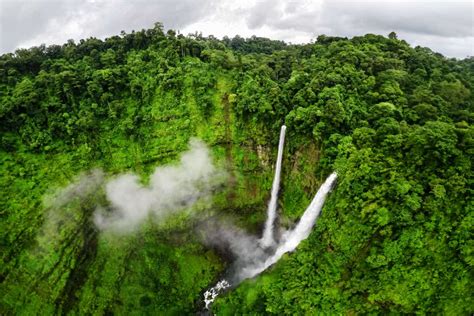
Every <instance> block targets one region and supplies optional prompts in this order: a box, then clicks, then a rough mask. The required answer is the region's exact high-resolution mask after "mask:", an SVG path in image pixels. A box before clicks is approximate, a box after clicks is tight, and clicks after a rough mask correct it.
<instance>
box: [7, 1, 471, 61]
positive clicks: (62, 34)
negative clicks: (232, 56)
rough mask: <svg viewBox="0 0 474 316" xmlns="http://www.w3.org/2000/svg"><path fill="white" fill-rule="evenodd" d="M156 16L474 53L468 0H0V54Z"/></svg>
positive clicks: (305, 38) (193, 27)
mask: <svg viewBox="0 0 474 316" xmlns="http://www.w3.org/2000/svg"><path fill="white" fill-rule="evenodd" d="M155 22H162V23H163V24H164V28H165V30H167V29H174V30H177V31H179V32H180V33H182V34H185V35H187V34H190V33H195V32H200V33H202V34H203V35H204V36H208V35H214V36H216V37H218V38H222V37H223V36H225V35H227V36H229V37H233V36H235V35H237V34H238V35H240V36H243V37H250V36H252V35H256V36H263V37H268V38H271V39H278V40H284V41H286V42H291V43H308V42H310V41H314V40H315V39H316V37H317V36H318V35H321V34H325V35H330V36H344V37H352V36H358V35H364V34H367V33H373V34H381V35H387V34H389V33H390V32H391V31H395V32H396V33H397V35H398V38H399V39H404V40H406V41H407V42H408V43H410V44H411V45H412V46H417V45H420V46H425V47H429V48H431V49H432V50H433V51H436V52H439V53H441V54H443V55H445V56H447V57H456V58H465V57H467V56H474V2H473V1H470V0H462V1H457V0H453V1H450V0H398V1H394V0H365V1H350V0H313V1H310V0H286V1H284V0H221V1H217V0H135V1H133V0H0V54H3V53H7V52H13V51H14V50H15V49H17V48H28V47H31V46H37V45H40V44H42V43H44V44H46V45H49V44H63V43H65V42H66V41H67V40H68V39H74V40H76V41H78V40H79V39H81V38H88V37H97V38H102V39H103V38H106V37H108V36H112V35H118V34H120V32H121V31H122V30H124V31H126V32H131V31H132V30H141V29H147V28H151V27H153V25H154V23H155Z"/></svg>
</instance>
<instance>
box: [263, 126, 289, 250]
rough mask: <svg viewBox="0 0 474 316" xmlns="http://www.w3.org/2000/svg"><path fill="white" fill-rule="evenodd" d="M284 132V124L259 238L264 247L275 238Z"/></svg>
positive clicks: (271, 243) (270, 244)
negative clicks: (262, 228) (261, 233)
mask: <svg viewBox="0 0 474 316" xmlns="http://www.w3.org/2000/svg"><path fill="white" fill-rule="evenodd" d="M285 132H286V126H285V125H283V126H282V127H281V130H280V142H279V143H278V155H277V161H276V165H275V176H274V178H273V185H272V194H271V197H270V202H269V203H268V208H267V221H266V222H265V229H264V230H263V236H262V239H261V240H260V244H261V246H262V247H264V248H267V247H270V246H272V245H274V244H275V239H274V237H273V230H274V229H273V224H274V222H275V218H276V209H277V202H278V191H279V189H280V173H281V160H282V157H283V147H284V145H285Z"/></svg>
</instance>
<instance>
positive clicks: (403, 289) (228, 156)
mask: <svg viewBox="0 0 474 316" xmlns="http://www.w3.org/2000/svg"><path fill="white" fill-rule="evenodd" d="M473 87H474V63H473V60H472V58H471V59H466V60H462V61H456V60H448V59H445V58H444V57H443V56H441V55H439V54H436V53H433V52H432V51H430V50H429V49H426V48H419V47H417V48H411V47H409V46H408V44H407V43H406V42H404V41H400V40H397V39H396V38H385V37H382V36H376V35H370V34H369V35H366V36H362V37H355V38H352V39H345V38H334V37H326V36H320V37H318V39H317V41H316V42H315V43H314V44H308V45H300V46H291V45H290V46H289V45H286V44H284V43H282V42H278V41H271V40H267V39H261V38H255V37H254V38H251V39H246V40H244V39H242V38H238V37H237V38H234V39H232V40H230V39H224V40H222V41H220V40H216V39H214V38H201V37H196V36H194V37H183V36H181V35H179V36H176V34H175V33H174V32H173V31H168V32H167V33H166V34H165V33H164V32H163V30H162V28H161V26H160V25H159V24H157V25H156V26H155V28H153V29H150V30H143V31H140V32H133V33H131V34H123V35H122V36H115V37H111V38H108V39H106V40H105V41H100V40H97V39H88V40H84V41H81V42H80V43H78V44H75V43H74V42H72V41H70V42H68V43H66V44H64V45H63V46H50V47H37V48H32V49H29V50H19V51H17V52H16V53H15V54H14V55H13V54H6V55H3V56H1V57H0V120H1V124H0V133H1V143H0V145H1V151H0V159H1V162H2V163H1V174H2V176H1V178H0V185H1V188H2V190H1V193H0V197H1V198H0V209H1V210H2V212H1V214H2V222H1V229H0V231H1V253H2V264H1V271H0V272H1V274H0V277H1V281H2V283H1V287H0V294H1V297H2V299H1V310H2V311H3V312H4V313H6V314H16V313H24V314H28V313H35V312H38V311H39V310H41V311H43V312H44V313H68V312H73V313H75V314H87V313H92V312H94V313H98V314H105V313H120V314H122V313H126V314H128V313H137V314H144V313H145V314H157V313H165V312H166V313H169V314H183V313H192V312H194V311H197V310H200V309H201V308H202V302H201V294H202V292H203V291H204V290H205V289H206V288H207V287H208V286H209V285H211V284H212V283H213V282H214V281H216V279H217V278H218V276H219V274H220V273H222V271H224V269H225V267H226V260H225V259H224V258H222V257H221V256H220V254H219V253H217V252H215V251H214V250H213V249H207V248H206V247H204V246H203V245H202V244H201V243H200V241H199V238H198V237H197V235H196V234H195V232H194V228H195V227H196V225H198V224H199V221H200V220H202V219H204V218H206V217H208V216H215V215H216V214H217V215H225V216H227V217H230V218H231V219H232V220H233V221H234V222H236V223H238V224H239V225H240V226H242V227H245V228H247V229H249V230H250V231H252V232H255V233H259V232H260V231H261V228H262V225H263V221H264V217H265V205H266V201H267V199H268V194H269V191H270V186H271V181H272V165H273V160H274V157H275V156H276V144H277V142H278V131H279V127H280V125H281V124H283V123H285V124H286V125H287V126H288V134H287V136H288V146H287V149H286V151H285V158H284V162H283V165H284V168H283V174H282V179H283V183H282V193H281V198H280V207H281V218H280V222H281V223H283V224H284V225H286V226H290V225H291V224H292V223H293V222H294V220H296V219H297V218H298V217H299V216H300V215H301V213H302V212H303V210H304V209H305V207H306V205H307V204H308V202H309V200H310V199H311V197H312V195H313V194H314V193H315V192H316V190H317V188H318V185H319V184H320V182H321V181H322V179H324V177H325V176H326V175H327V174H329V173H330V172H331V171H332V170H337V172H338V173H339V181H338V185H337V187H336V189H335V191H334V192H333V194H332V195H331V197H330V198H329V200H328V201H327V205H326V206H325V208H324V210H323V213H322V215H321V217H320V219H319V220H318V224H317V227H316V228H315V230H314V231H313V233H312V234H311V236H310V238H309V239H308V240H306V241H304V242H303V243H302V244H301V245H300V247H298V249H297V251H296V252H295V253H292V254H289V255H287V256H285V257H284V259H282V261H281V262H279V263H278V264H277V265H276V266H275V267H274V268H273V269H271V271H269V272H266V273H264V275H262V276H261V277H258V278H257V279H256V280H255V281H253V280H252V281H248V282H246V283H244V284H242V285H241V286H240V287H239V288H237V289H236V290H235V291H232V292H230V293H229V294H228V295H225V296H223V297H222V298H220V299H219V300H218V301H217V302H216V303H215V305H214V307H213V308H214V311H215V312H217V313H219V314H233V313H249V312H253V313H274V314H304V313H315V312H318V313H319V312H320V313H337V314H340V313H347V314H354V313H369V312H372V313H385V312H389V311H392V312H405V313H411V312H432V313H447V314H453V315H459V314H470V313H472V312H474V296H473V293H472V290H470V289H472V288H473V287H474V276H473V269H472V267H473V264H474V255H473V252H472V251H473V249H474V240H473V227H474V225H473V224H474V211H473V200H472V166H471V164H472V157H473V140H472V135H473V128H472V125H471V124H472V121H473V105H474V93H473ZM192 137H198V138H200V139H202V140H203V141H204V142H206V143H207V144H208V145H209V146H210V148H211V152H212V156H213V159H214V160H215V161H216V164H217V165H219V166H221V167H222V168H225V169H226V170H227V171H228V174H229V176H228V177H227V180H226V182H225V183H224V184H223V185H222V187H221V188H220V189H219V190H217V191H216V192H215V194H214V196H213V198H212V203H207V204H206V203H204V204H202V205H198V207H197V213H198V214H201V215H200V216H190V215H189V214H188V215H187V214H183V215H180V216H177V217H170V218H169V219H168V220H167V221H165V222H159V223H156V222H153V221H149V222H147V223H146V224H145V225H143V226H141V228H140V229H139V230H138V231H136V232H134V233H132V234H127V235H119V236H116V235H113V234H112V235H110V234H102V233H100V232H99V231H98V230H97V229H96V227H95V225H94V223H93V218H92V217H93V215H92V214H93V212H94V209H95V205H97V203H99V202H101V201H102V202H103V201H104V192H103V191H102V190H96V191H94V192H92V193H91V194H88V195H87V198H85V199H80V198H78V199H73V200H71V201H69V202H68V203H67V204H66V205H64V206H61V207H60V208H59V209H56V208H54V207H52V206H50V205H49V204H48V203H47V202H44V199H45V196H46V197H47V196H51V194H52V193H53V192H54V191H55V190H57V189H59V188H62V187H65V186H66V185H68V184H70V183H71V182H73V181H74V180H73V179H74V177H76V176H78V175H79V174H81V172H82V173H84V172H87V171H88V170H91V169H94V168H101V169H102V170H104V173H105V176H106V177H111V176H112V175H114V174H118V173H121V172H130V171H133V172H135V173H137V174H139V175H141V176H142V177H143V179H144V180H143V181H145V182H146V181H148V180H147V179H148V177H149V175H150V173H151V172H152V170H153V168H154V167H156V166H158V165H163V164H166V163H169V162H173V161H175V160H176V159H177V158H178V156H179V154H180V153H181V152H183V151H184V150H186V148H187V144H188V141H189V140H190V139H191V138H192ZM50 214H54V216H53V217H54V221H55V222H54V223H55V226H54V228H49V226H48V225H49V223H50V222H51V215H50Z"/></svg>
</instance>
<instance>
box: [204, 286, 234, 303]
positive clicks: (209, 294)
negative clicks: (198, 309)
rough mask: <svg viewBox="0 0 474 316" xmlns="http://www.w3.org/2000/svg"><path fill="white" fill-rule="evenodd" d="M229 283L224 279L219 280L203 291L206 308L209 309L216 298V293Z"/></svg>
mask: <svg viewBox="0 0 474 316" xmlns="http://www.w3.org/2000/svg"><path fill="white" fill-rule="evenodd" d="M229 287H230V284H229V282H227V281H226V280H221V281H219V282H217V284H216V285H215V286H213V287H211V288H210V289H209V290H207V291H206V292H205V293H204V303H205V304H206V309H209V306H210V305H211V303H212V302H214V300H215V299H216V297H217V295H219V293H220V292H222V291H224V290H225V289H227V288H229Z"/></svg>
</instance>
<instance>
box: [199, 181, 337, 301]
mask: <svg viewBox="0 0 474 316" xmlns="http://www.w3.org/2000/svg"><path fill="white" fill-rule="evenodd" d="M336 179H337V174H336V173H335V172H333V173H332V174H331V175H330V176H329V177H328V178H327V179H326V181H324V183H323V184H322V185H321V187H320V188H319V190H318V192H317V193H316V195H315V196H314V198H313V200H312V201H311V204H310V205H309V206H308V208H307V209H306V211H305V212H304V213H303V216H301V219H300V221H299V222H298V224H297V225H296V226H295V228H294V229H292V230H290V231H287V232H286V233H285V234H284V235H283V237H282V240H281V241H280V243H279V245H278V246H277V248H276V250H275V252H274V253H273V254H270V255H266V256H261V254H260V253H259V252H256V251H254V252H252V253H253V254H254V255H255V256H257V257H256V258H254V260H247V261H246V262H247V264H246V265H244V266H241V267H240V269H238V270H237V271H236V273H235V275H234V277H233V278H232V281H231V282H232V285H233V286H235V285H237V284H239V283H240V282H242V281H243V280H245V279H249V278H253V277H255V276H257V275H258V274H260V273H262V272H263V271H265V270H266V269H267V268H268V267H270V266H271V265H273V264H275V263H276V262H277V261H278V260H280V258H281V257H282V256H283V255H284V254H285V253H287V252H290V251H293V250H295V249H296V247H297V246H298V245H299V243H300V242H301V241H302V240H304V239H306V238H308V236H309V234H310V233H311V229H312V228H313V226H314V224H315V223H316V219H317V218H318V216H319V214H320V213H321V209H322V208H323V205H324V201H325V200H326V197H327V195H328V193H329V192H330V191H331V189H332V187H333V185H334V183H335V181H336ZM229 287H231V284H230V283H229V282H228V281H227V280H225V279H222V280H221V281H219V282H218V283H217V284H216V285H215V286H214V287H212V288H210V289H209V290H208V291H206V292H205V293H204V302H205V303H206V309H209V306H210V305H211V304H212V302H213V301H214V300H215V299H216V297H217V296H218V295H219V294H220V293H221V292H222V291H224V290H226V289H227V288H229Z"/></svg>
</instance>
